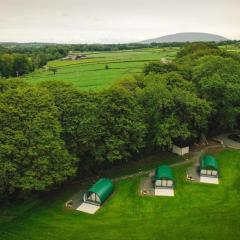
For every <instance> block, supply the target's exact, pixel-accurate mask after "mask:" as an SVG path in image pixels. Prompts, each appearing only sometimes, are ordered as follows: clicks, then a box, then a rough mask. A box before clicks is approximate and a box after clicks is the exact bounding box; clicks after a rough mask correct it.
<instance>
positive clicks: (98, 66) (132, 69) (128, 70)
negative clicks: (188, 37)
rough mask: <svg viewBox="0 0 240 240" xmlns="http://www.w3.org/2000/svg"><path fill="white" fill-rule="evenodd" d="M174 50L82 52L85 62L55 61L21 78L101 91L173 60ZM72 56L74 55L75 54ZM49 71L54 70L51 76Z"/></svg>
mask: <svg viewBox="0 0 240 240" xmlns="http://www.w3.org/2000/svg"><path fill="white" fill-rule="evenodd" d="M177 51H178V48H173V47H171V48H170V47H168V48H147V49H139V50H125V51H124V50H123V51H111V52H86V53H84V54H85V55H86V56H87V58H86V59H80V60H57V61H51V62H49V63H48V66H47V68H43V69H40V70H36V71H35V72H33V73H31V74H28V75H26V76H23V77H22V78H23V79H26V80H27V81H29V82H32V83H39V82H41V81H44V80H63V81H67V82H71V83H73V84H74V85H75V86H78V87H80V88H81V89H84V90H89V89H92V90H101V89H104V88H106V87H108V86H109V85H111V84H112V83H113V82H114V81H116V80H118V79H120V78H122V77H126V76H130V75H132V74H136V73H140V72H141V71H142V67H143V66H144V65H145V64H147V63H149V62H154V61H156V62H159V61H160V60H161V59H162V60H166V59H169V60H171V59H173V58H174V57H175V56H176V53H177ZM74 54H77V52H75V53H74ZM49 68H56V69H57V72H56V74H54V73H53V72H52V71H49Z"/></svg>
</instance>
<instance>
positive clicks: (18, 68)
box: [13, 54, 32, 76]
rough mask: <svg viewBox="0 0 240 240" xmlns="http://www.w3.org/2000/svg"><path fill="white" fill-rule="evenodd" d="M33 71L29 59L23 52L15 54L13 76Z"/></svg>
mask: <svg viewBox="0 0 240 240" xmlns="http://www.w3.org/2000/svg"><path fill="white" fill-rule="evenodd" d="M31 71H32V65H31V62H30V61H29V59H28V58H27V57H26V56H24V55H22V54H14V61H13V76H21V75H23V74H27V73H29V72H31Z"/></svg>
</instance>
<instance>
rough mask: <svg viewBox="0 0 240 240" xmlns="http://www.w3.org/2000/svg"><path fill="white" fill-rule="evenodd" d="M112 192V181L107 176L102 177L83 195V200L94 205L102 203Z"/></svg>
mask: <svg viewBox="0 0 240 240" xmlns="http://www.w3.org/2000/svg"><path fill="white" fill-rule="evenodd" d="M112 192H113V183H112V181H111V180H109V179H107V178H101V179H99V180H98V181H97V182H96V183H95V184H94V185H92V186H91V187H90V188H89V189H88V191H87V192H86V193H85V194H84V195H83V201H84V202H86V203H91V204H94V205H101V204H103V202H104V201H105V200H106V199H107V198H108V197H109V196H110V195H111V194H112Z"/></svg>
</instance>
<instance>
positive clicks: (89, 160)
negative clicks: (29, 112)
mask: <svg viewBox="0 0 240 240" xmlns="http://www.w3.org/2000/svg"><path fill="white" fill-rule="evenodd" d="M55 84H56V85H55ZM54 86H55V87H54ZM44 87H47V88H48V89H49V90H50V91H51V93H52V95H53V96H54V98H55V103H56V105H57V106H58V108H59V111H60V112H61V115H60V121H61V123H62V127H63V138H64V140H65V142H66V146H67V147H68V149H69V151H70V152H71V153H74V154H76V155H77V156H78V157H79V158H80V159H81V162H80V170H81V169H84V170H86V169H89V168H91V169H96V166H101V164H102V163H103V162H105V163H109V162H111V163H112V162H120V161H127V160H128V159H129V158H130V157H132V156H133V154H136V153H137V152H139V151H140V149H141V148H142V147H143V146H144V136H145V133H146V128H145V124H144V115H143V109H142V108H141V107H140V105H139V104H138V103H137V101H136V98H134V97H133V96H132V95H131V93H130V92H129V91H127V90H125V89H123V88H120V87H115V88H114V89H109V90H107V91H104V92H101V93H95V92H94V93H91V92H81V91H79V90H77V89H75V88H74V87H72V86H70V85H68V84H65V83H60V82H57V83H56V82H48V83H44ZM85 172H86V171H85ZM88 172H89V171H88Z"/></svg>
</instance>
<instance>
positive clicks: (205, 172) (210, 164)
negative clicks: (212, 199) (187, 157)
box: [200, 155, 219, 184]
mask: <svg viewBox="0 0 240 240" xmlns="http://www.w3.org/2000/svg"><path fill="white" fill-rule="evenodd" d="M218 176H219V167H218V162H217V160H216V159H215V158H214V157H213V156H210V155H205V156H203V158H202V159H201V163H200V182H203V183H212V184H218Z"/></svg>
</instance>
